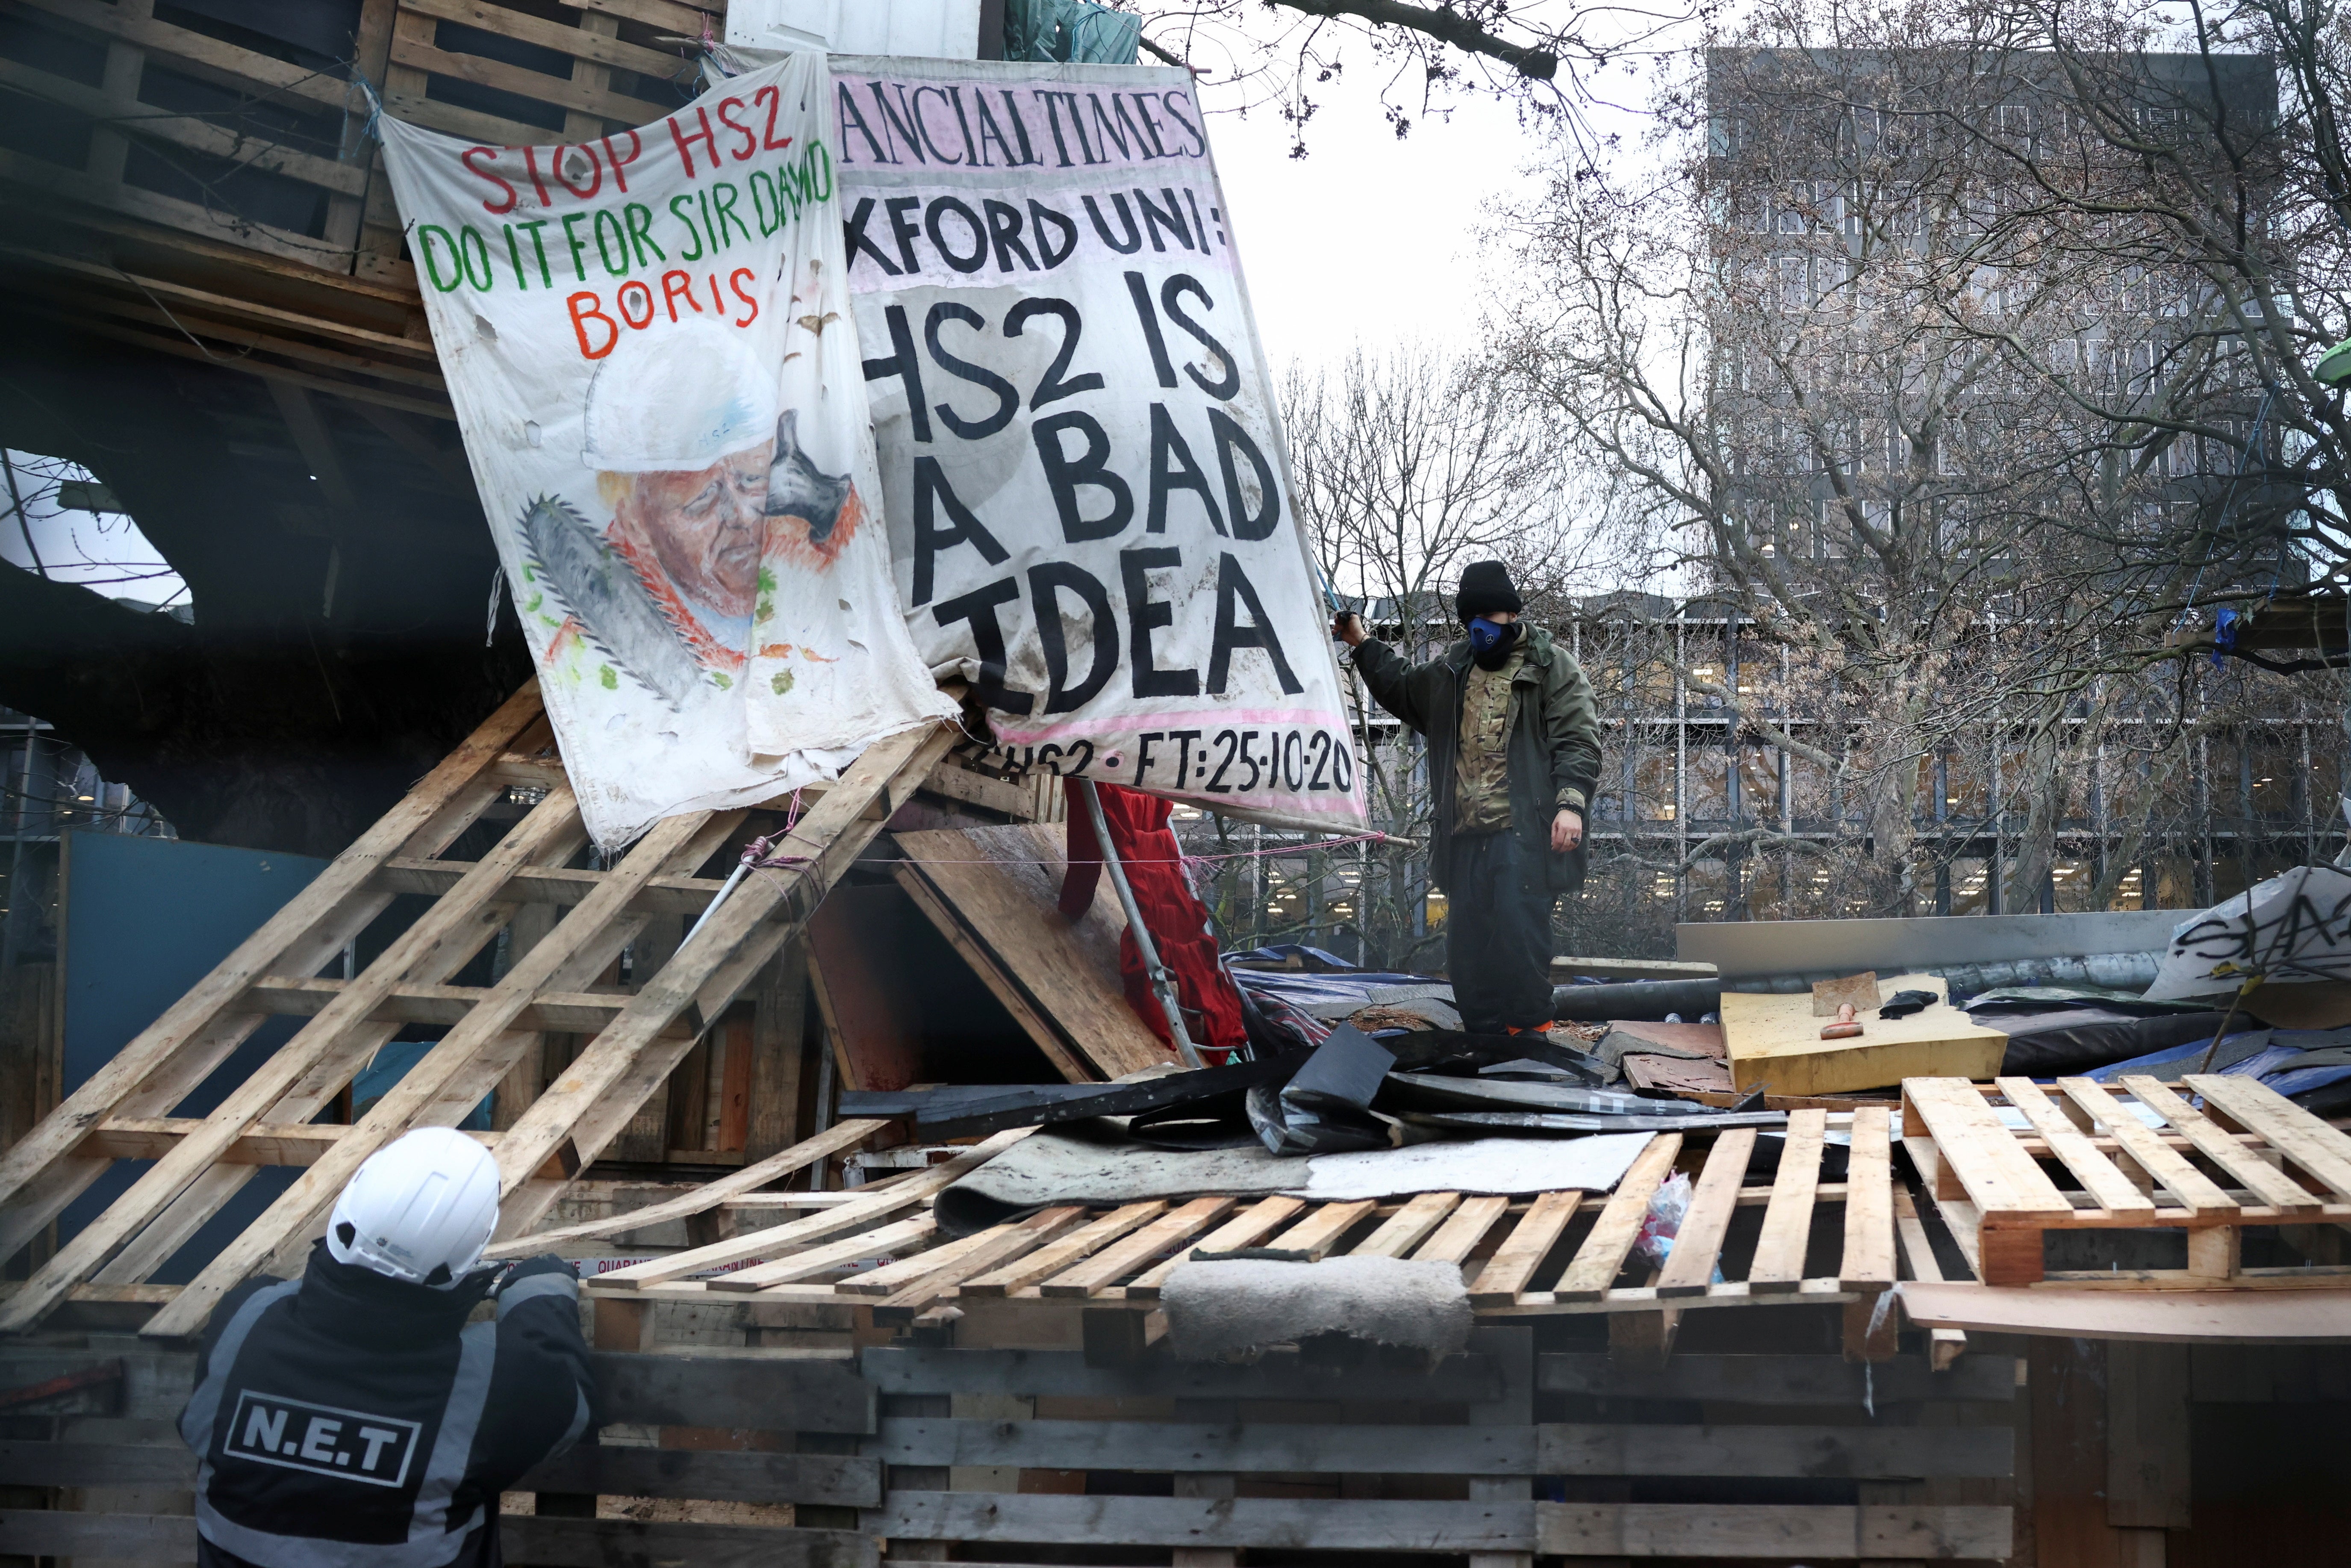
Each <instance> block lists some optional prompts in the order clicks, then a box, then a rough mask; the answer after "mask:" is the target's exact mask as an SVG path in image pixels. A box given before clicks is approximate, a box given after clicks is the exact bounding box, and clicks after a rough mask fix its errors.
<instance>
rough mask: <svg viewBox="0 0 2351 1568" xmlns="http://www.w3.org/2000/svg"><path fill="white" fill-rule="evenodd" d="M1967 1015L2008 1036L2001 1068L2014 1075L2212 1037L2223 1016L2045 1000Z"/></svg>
mask: <svg viewBox="0 0 2351 1568" xmlns="http://www.w3.org/2000/svg"><path fill="white" fill-rule="evenodd" d="M1968 1018H1969V1019H1970V1021H1971V1022H1974V1023H1977V1024H1980V1025H1982V1026H1983V1027H1984V1028H1986V1029H1996V1030H2000V1031H2001V1032H2002V1033H2003V1034H2006V1035H2007V1036H2008V1037H2009V1038H2008V1050H2007V1051H2005V1052H2003V1053H2002V1054H2001V1059H2000V1070H2001V1071H2002V1072H2003V1073H2006V1074H2008V1075H2009V1076H2011V1077H2016V1078H2056V1077H2060V1076H2070V1075H2073V1074H2076V1073H2083V1072H2087V1071H2090V1070H2091V1069H2093V1068H2097V1067H2105V1066H2106V1065H2108V1064H2109V1063H2112V1062H2116V1061H2129V1060H2130V1059H2131V1058H2132V1057H2135V1056H2145V1055H2147V1054H2148V1053H2149V1052H2151V1051H2165V1050H2168V1049H2169V1048H2171V1047H2172V1046H2176V1045H2182V1044H2185V1043H2187V1042H2188V1041H2189V1040H2195V1041H2198V1042H2199V1043H2200V1042H2206V1041H2210V1040H2211V1038H2212V1037H2213V1036H2214V1035H2216V1034H2218V1033H2219V1032H2220V1027H2221V1025H2222V1024H2223V1023H2224V1022H2226V1021H2227V1016H2226V1015H2225V1014H2222V1013H2218V1012H2194V1013H2181V1012H2174V1013H2160V1014H2158V1015H2157V1016H2155V1017H2153V1018H2137V1017H2134V1016H2132V1015H2131V1014H2129V1013H2125V1012H2117V1011H2116V1010H2114V1009H2111V1008H2106V1007H2074V1008H2065V1007H2060V1008H2050V1007H2046V1006H2043V1007H2042V1008H2041V1009H2039V1010H2036V1011H2031V1012H2020V1011H2011V1010H2009V1009H2008V1008H2007V1007H2005V1006H2002V1007H1994V1008H1970V1009H1968Z"/></svg>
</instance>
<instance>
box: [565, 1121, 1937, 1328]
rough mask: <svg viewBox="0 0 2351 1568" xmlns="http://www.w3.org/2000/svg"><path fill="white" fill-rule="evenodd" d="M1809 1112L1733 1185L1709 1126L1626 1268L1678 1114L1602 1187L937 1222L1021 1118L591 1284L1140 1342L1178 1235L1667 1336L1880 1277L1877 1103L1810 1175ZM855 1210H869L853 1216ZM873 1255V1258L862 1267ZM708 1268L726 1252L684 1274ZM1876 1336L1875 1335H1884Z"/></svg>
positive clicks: (636, 1292) (1818, 1130) (1831, 1300)
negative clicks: (1578, 1230) (1664, 1225)
mask: <svg viewBox="0 0 2351 1568" xmlns="http://www.w3.org/2000/svg"><path fill="white" fill-rule="evenodd" d="M1827 1115H1828V1113H1825V1112H1822V1111H1800V1112H1797V1113H1794V1114H1793V1115H1792V1116H1791V1117H1790V1125H1789V1137H1788V1145H1787V1148H1786V1150H1785V1152H1784V1153H1783V1154H1782V1156H1781V1161H1780V1166H1779V1170H1778V1173H1777V1174H1776V1176H1774V1178H1773V1180H1772V1182H1771V1185H1770V1186H1746V1185H1744V1178H1745V1176H1746V1172H1747V1166H1748V1163H1749V1160H1750V1157H1751V1155H1752V1154H1753V1152H1754V1146H1755V1133H1754V1131H1753V1129H1751V1128H1739V1129H1735V1130H1732V1131H1729V1132H1726V1133H1724V1134H1721V1135H1720V1136H1719V1138H1718V1139H1717V1141H1716V1142H1715V1144H1714V1145H1713V1147H1712V1148H1711V1149H1710V1150H1708V1151H1707V1153H1706V1154H1705V1156H1704V1159H1703V1162H1702V1164H1701V1165H1700V1166H1699V1168H1698V1175H1697V1177H1696V1183H1695V1191H1694V1193H1693V1196H1692V1200H1691V1205H1690V1208H1689V1212H1688V1214H1687V1217H1686V1218H1684V1220H1683V1222H1682V1228H1681V1233H1680V1237H1679V1239H1677V1243H1676V1245H1675V1248H1674V1251H1673V1254H1672V1256H1671V1257H1670V1258H1669V1259H1668V1260H1667V1264H1666V1267H1665V1268H1664V1269H1663V1270H1661V1271H1659V1272H1658V1273H1657V1275H1656V1278H1655V1279H1654V1280H1652V1281H1648V1282H1646V1283H1640V1284H1627V1283H1624V1282H1622V1281H1621V1277H1622V1276H1623V1275H1624V1274H1625V1268H1626V1263H1627V1260H1628V1259H1629V1258H1630V1257H1631V1255H1632V1252H1633V1248H1634V1244H1635V1241H1636V1239H1638V1236H1639V1232H1640V1228H1641V1222H1642V1219H1643V1218H1644V1216H1645V1215H1646V1212H1647V1209H1648V1205H1649V1199H1650V1197H1652V1195H1654V1194H1655V1192H1656V1188H1657V1186H1658V1184H1659V1183H1660V1182H1662V1181H1663V1180H1664V1179H1665V1178H1666V1177H1667V1176H1668V1175H1669V1174H1671V1172H1672V1171H1673V1169H1674V1167H1675V1164H1676V1162H1677V1159H1678V1158H1679V1157H1680V1156H1681V1155H1682V1153H1683V1144H1682V1137H1681V1135H1680V1134H1661V1135H1659V1136H1657V1137H1656V1138H1655V1139H1653V1140H1652V1141H1651V1142H1650V1144H1649V1145H1648V1147H1647V1148H1646V1150H1644V1151H1643V1152H1642V1154H1641V1155H1640V1156H1639V1157H1638V1158H1637V1159H1635V1161H1634V1163H1633V1166H1632V1167H1631V1168H1630V1169H1629V1170H1628V1171H1627V1172H1626V1173H1625V1177H1624V1179H1623V1180H1622V1181H1621V1182H1619V1183H1618V1185H1617V1188H1616V1191H1615V1192H1614V1194H1613V1195H1610V1196H1608V1197H1602V1198H1594V1197H1592V1196H1591V1195H1588V1194H1584V1193H1580V1192H1549V1193H1541V1194H1538V1195H1536V1196H1534V1197H1528V1198H1510V1197H1479V1196H1468V1195H1464V1194H1461V1193H1458V1192H1435V1193H1424V1194H1421V1195H1419V1196H1417V1197H1412V1198H1409V1199H1405V1200H1404V1201H1402V1202H1390V1203H1379V1202H1375V1201H1374V1200H1370V1199H1364V1200H1359V1201H1354V1202H1346V1203H1322V1204H1313V1203H1309V1202H1307V1201H1305V1200H1303V1199H1301V1198H1296V1197H1260V1198H1254V1199H1251V1198H1234V1197H1197V1198H1193V1199H1191V1200H1190V1201H1188V1202H1186V1201H1183V1200H1180V1199H1158V1200H1153V1201H1150V1202H1140V1203H1130V1204H1125V1205H1122V1206H1118V1207H1085V1206H1076V1205H1073V1206H1070V1207H1060V1208H1050V1209H1046V1210H1044V1211H1042V1212H1040V1213H1039V1214H1035V1215H1032V1216H1029V1218H1023V1219H1020V1220H1018V1221H1016V1222H1014V1223H1011V1224H1007V1225H1000V1226H997V1227H995V1228H992V1229H988V1230H984V1231H981V1232H979V1233H978V1234H977V1235H973V1236H967V1237H963V1238H960V1239H946V1238H945V1237H944V1236H942V1234H941V1233H940V1232H939V1230H938V1228H937V1226H936V1223H935V1220H934V1219H933V1218H932V1217H931V1215H930V1213H929V1210H928V1207H927V1202H926V1200H927V1199H929V1198H930V1197H932V1196H933V1195H935V1193H936V1192H937V1191H938V1190H939V1189H941V1188H943V1187H945V1186H947V1185H948V1184H949V1183H950V1182H952V1181H953V1180H955V1179H956V1177H957V1176H960V1175H961V1174H962V1173H963V1171H964V1170H965V1169H967V1168H970V1167H971V1166H976V1165H977V1164H978V1163H980V1162H981V1161H982V1160H983V1159H985V1158H987V1157H988V1156H989V1155H992V1154H993V1152H994V1151H995V1150H996V1149H997V1148H998V1147H1002V1146H1007V1145H1008V1144H1009V1142H1010V1141H1012V1140H1014V1139H1017V1138H1019V1137H1020V1136H1022V1135H1024V1134H1021V1133H1008V1134H998V1136H997V1137H996V1138H994V1139H991V1140H989V1141H988V1142H987V1144H983V1145H979V1146H978V1147H977V1148H975V1149H973V1150H972V1151H970V1152H969V1153H968V1154H967V1155H959V1156H957V1158H956V1160H955V1161H953V1162H951V1163H950V1164H948V1165H943V1166H935V1167H933V1168H931V1169H929V1170H927V1171H924V1172H921V1173H919V1174H916V1175H914V1176H912V1177H911V1178H910V1179H905V1180H902V1181H900V1182H897V1183H894V1184H893V1185H892V1186H887V1187H883V1188H880V1189H878V1190H876V1191H875V1192H874V1193H872V1195H871V1196H870V1197H864V1198H862V1199H859V1200H856V1201H855V1202H854V1203H852V1204H849V1205H843V1206H840V1207H832V1208H828V1209H827V1210H825V1211H823V1212H822V1213H820V1214H817V1215H812V1216H810V1217H809V1218H802V1219H796V1220H794V1221H792V1222H791V1223H790V1224H789V1225H784V1226H778V1227H775V1228H769V1229H766V1230H761V1231H756V1232H752V1233H750V1234H747V1235H745V1236H740V1237H737V1238H734V1239H729V1240H726V1241H723V1242H718V1243H715V1244H712V1245H708V1246H704V1247H699V1248H695V1249H688V1250H686V1251H682V1252H677V1253H673V1254H671V1255H669V1256H667V1257H664V1258H661V1259H658V1260H654V1261H653V1262H649V1263H643V1264H639V1265H636V1266H634V1267H632V1268H627V1269H622V1270H616V1271H614V1272H612V1273H610V1274H604V1275H601V1276H599V1277H598V1278H597V1279H596V1280H595V1281H593V1282H592V1285H591V1291H592V1293H593V1294H595V1295H597V1296H598V1297H600V1298H603V1299H606V1300H611V1299H614V1298H623V1297H628V1296H634V1297H635V1298H636V1299H638V1300H640V1301H655V1300H666V1301H741V1300H745V1299H750V1300H765V1301H801V1302H827V1301H830V1302H839V1303H846V1304H850V1305H854V1306H862V1307H866V1308H870V1309H871V1311H872V1322H873V1323H874V1324H875V1325H876V1326H877V1328H879V1327H886V1326H890V1325H898V1326H901V1327H904V1326H909V1325H911V1326H915V1327H935V1326H939V1325H942V1324H945V1323H946V1322H956V1321H959V1320H961V1321H967V1322H973V1323H974V1324H975V1326H976V1325H977V1322H979V1321H980V1320H985V1321H987V1322H1002V1321H1003V1319H1004V1314H1006V1313H1015V1314H1031V1313H1040V1314H1054V1313H1061V1314H1071V1313H1080V1314H1083V1313H1088V1312H1102V1311H1111V1312H1116V1313H1118V1314H1121V1315H1132V1316H1133V1317H1134V1318H1135V1319H1136V1320H1137V1321H1136V1322H1135V1323H1134V1324H1133V1325H1130V1326H1128V1327H1127V1328H1126V1329H1124V1330H1123V1331H1118V1330H1114V1329H1113V1330H1105V1331H1104V1332H1124V1333H1130V1334H1133V1335H1135V1336H1138V1338H1139V1339H1140V1340H1141V1341H1143V1342H1146V1343H1147V1341H1148V1340H1149V1339H1151V1338H1155V1334H1156V1325H1155V1324H1154V1323H1153V1322H1151V1321H1150V1320H1151V1318H1152V1314H1155V1312H1157V1309H1158V1305H1159V1299H1160V1291H1161V1288H1162V1286H1163V1285H1164V1284H1165V1281H1166V1280H1167V1277H1168V1276H1169V1275H1170V1274H1171V1273H1173V1272H1174V1271H1175V1269H1176V1268H1177V1267H1178V1266H1179V1265H1180V1264H1181V1262H1182V1261H1183V1260H1185V1259H1186V1258H1188V1257H1189V1256H1190V1254H1191V1252H1192V1251H1193V1250H1194V1249H1207V1250H1211V1251H1226V1250H1231V1249H1237V1248H1244V1247H1270V1248H1276V1249H1282V1250H1285V1251H1291V1252H1303V1253H1306V1254H1308V1255H1310V1256H1311V1257H1316V1258H1322V1257H1341V1256H1352V1257H1383V1258H1411V1259H1415V1260H1433V1261H1441V1262H1448V1263H1456V1264H1459V1265H1461V1266H1462V1268H1463V1270H1464V1275H1465V1278H1466V1280H1467V1281H1468V1286H1469V1291H1470V1299H1471V1301H1473V1302H1474V1303H1475V1305H1476V1306H1477V1309H1478V1311H1479V1313H1480V1314H1481V1315H1483V1316H1487V1317H1489V1318H1494V1317H1511V1316H1527V1315H1536V1314H1544V1313H1582V1312H1619V1313H1627V1312H1629V1313H1644V1312H1645V1313H1650V1314H1664V1315H1665V1317H1664V1320H1663V1322H1661V1323H1660V1325H1659V1327H1660V1329H1661V1330H1662V1333H1663V1335H1664V1338H1665V1341H1666V1342H1667V1343H1669V1341H1670V1334H1671V1326H1670V1325H1671V1322H1674V1321H1676V1320H1677V1317H1678V1314H1679V1312H1682V1311H1684V1310H1686V1309H1691V1308H1698V1307H1729V1306H1770V1305H1826V1304H1844V1305H1846V1306H1848V1307H1849V1308H1851V1307H1855V1306H1858V1307H1861V1308H1862V1309H1864V1311H1863V1313H1862V1315H1863V1316H1864V1317H1866V1316H1867V1315H1868V1313H1867V1311H1866V1309H1867V1308H1868V1306H1869V1305H1870V1304H1872V1303H1874V1301H1875V1300H1876V1296H1877V1295H1878V1293H1879V1292H1882V1291H1885V1290H1886V1289H1888V1288H1889V1287H1890V1286H1892V1284H1893V1283H1894V1281H1895V1278H1896V1254H1895V1194H1894V1187H1893V1181H1892V1165H1891V1159H1890V1153H1889V1133H1890V1128H1891V1119H1890V1116H1889V1115H1888V1113H1887V1111H1886V1109H1885V1108H1882V1107H1872V1108H1869V1109H1865V1110H1863V1111H1861V1112H1858V1113H1855V1117H1854V1133H1853V1140H1854V1142H1853V1149H1852V1156H1851V1165H1850V1176H1849V1178H1848V1180H1847V1181H1845V1182H1844V1183H1834V1184H1824V1183H1823V1182H1822V1181H1821V1180H1820V1179H1819V1177H1820V1165H1821V1156H1822V1153H1823V1143H1824V1136H1825V1134H1826V1131H1827ZM1827 1205H1837V1206H1841V1207H1842V1210H1843V1213H1842V1218H1841V1220H1839V1221H1838V1222H1837V1224H1838V1228H1840V1229H1841V1232H1842V1245H1841V1248H1840V1249H1839V1250H1838V1252H1837V1255H1836V1260H1835V1265H1836V1266H1835V1270H1834V1272H1829V1271H1823V1272H1820V1273H1817V1274H1816V1273H1813V1272H1810V1271H1809V1270H1808V1267H1807V1265H1808V1253H1809V1252H1811V1251H1812V1250H1813V1248H1812V1247H1811V1245H1810V1243H1811V1242H1812V1239H1813V1229H1814V1224H1813V1221H1814V1216H1815V1211H1816V1209H1819V1208H1821V1207H1823V1206H1827ZM1741 1207H1760V1208H1761V1209H1762V1210H1763V1214H1762V1225H1761V1233H1760V1235H1759V1236H1758V1238H1757V1241H1756V1245H1755V1247H1754V1248H1753V1249H1752V1255H1751V1260H1750V1262H1749V1263H1748V1265H1747V1267H1746V1270H1745V1275H1746V1277H1745V1278H1743V1279H1737V1280H1726V1281H1717V1280H1716V1279H1715V1278H1714V1275H1715V1273H1716V1270H1717V1269H1718V1267H1719V1265H1721V1263H1722V1262H1723V1260H1724V1259H1725V1256H1726V1252H1725V1248H1724V1242H1725V1240H1726V1239H1727V1237H1728V1236H1729V1229H1730V1224H1731V1219H1732V1216H1733V1214H1734V1213H1735V1212H1736V1211H1737V1210H1738V1209H1739V1208H1741ZM1587 1212H1588V1213H1590V1215H1591V1221H1590V1224H1589V1226H1588V1228H1584V1229H1583V1233H1582V1235H1581V1236H1580V1238H1577V1239H1574V1240H1573V1244H1572V1245H1571V1244H1569V1238H1570V1229H1571V1226H1572V1225H1573V1224H1574V1223H1575V1222H1576V1221H1577V1219H1578V1217H1579V1216H1580V1215H1582V1214H1585V1213H1587ZM866 1226H880V1227H882V1228H880V1229H873V1230H865V1229H862V1227H866ZM877 1258H879V1259H887V1260H888V1261H886V1262H884V1263H883V1265H882V1266H880V1267H872V1266H871V1265H872V1263H873V1261H874V1260H876V1259H877ZM749 1260H758V1261H756V1262H750V1261H749ZM747 1264H748V1266H745V1265H747ZM720 1269H726V1270H732V1271H731V1272H727V1273H723V1274H716V1275H711V1276H710V1277H708V1278H704V1279H696V1278H693V1277H692V1276H695V1275H710V1271H711V1270H720ZM852 1270H856V1271H855V1272H852ZM1657 1348H1658V1349H1659V1350H1662V1349H1663V1348H1664V1344H1663V1343H1660V1344H1659V1345H1658V1346H1657ZM1885 1348H1886V1353H1888V1354H1890V1341H1888V1342H1886V1347H1885Z"/></svg>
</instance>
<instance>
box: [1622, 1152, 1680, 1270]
mask: <svg viewBox="0 0 2351 1568" xmlns="http://www.w3.org/2000/svg"><path fill="white" fill-rule="evenodd" d="M1689 1206H1690V1178H1689V1175H1688V1173H1687V1172H1686V1171H1676V1172H1675V1173H1674V1174H1673V1175H1671V1176H1667V1178H1666V1179H1665V1180H1664V1181H1662V1182H1659V1183H1658V1184H1657V1190H1656V1192H1654V1193H1651V1194H1650V1195H1649V1212H1648V1213H1647V1214H1646V1215H1645V1216H1643V1217H1642V1219H1641V1234H1640V1237H1639V1239H1637V1240H1635V1242H1634V1246H1635V1249H1638V1250H1639V1252H1640V1254H1641V1256H1642V1257H1643V1258H1646V1259H1647V1260H1648V1262H1649V1267H1651V1268H1652V1269H1662V1268H1664V1267H1665V1266H1666V1260H1667V1258H1670V1257H1672V1256H1673V1251H1674V1238H1675V1237H1677V1236H1678V1235H1680V1234H1681V1228H1682V1216H1684V1215H1686V1214H1687V1213H1688V1212H1689Z"/></svg>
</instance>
